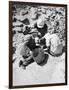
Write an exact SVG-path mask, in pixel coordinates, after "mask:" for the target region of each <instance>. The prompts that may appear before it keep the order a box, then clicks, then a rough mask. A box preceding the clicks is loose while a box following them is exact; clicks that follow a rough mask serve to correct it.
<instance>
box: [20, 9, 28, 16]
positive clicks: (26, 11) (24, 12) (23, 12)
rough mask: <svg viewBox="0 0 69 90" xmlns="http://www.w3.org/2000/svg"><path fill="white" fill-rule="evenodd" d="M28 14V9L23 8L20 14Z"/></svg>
mask: <svg viewBox="0 0 69 90" xmlns="http://www.w3.org/2000/svg"><path fill="white" fill-rule="evenodd" d="M26 14H28V10H24V9H23V10H21V11H20V15H21V16H22V15H26Z"/></svg>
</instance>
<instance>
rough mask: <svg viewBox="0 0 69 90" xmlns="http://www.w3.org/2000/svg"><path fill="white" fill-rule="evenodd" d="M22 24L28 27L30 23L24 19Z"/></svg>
mask: <svg viewBox="0 0 69 90" xmlns="http://www.w3.org/2000/svg"><path fill="white" fill-rule="evenodd" d="M22 22H23V24H25V25H29V24H30V22H29V19H28V18H26V19H24V20H23V21H22Z"/></svg>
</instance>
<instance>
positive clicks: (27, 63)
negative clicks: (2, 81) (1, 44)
mask: <svg viewBox="0 0 69 90" xmlns="http://www.w3.org/2000/svg"><path fill="white" fill-rule="evenodd" d="M66 84H67V5H65V4H46V3H32V2H16V1H15V2H14V1H10V2H9V87H10V88H11V87H14V88H15V87H26V86H28V87H29V86H48V85H49V86H51V85H53V86H55V85H66Z"/></svg>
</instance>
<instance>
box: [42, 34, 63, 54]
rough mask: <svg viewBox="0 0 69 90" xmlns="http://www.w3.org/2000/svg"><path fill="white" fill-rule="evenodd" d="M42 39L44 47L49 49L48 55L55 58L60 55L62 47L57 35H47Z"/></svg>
mask: <svg viewBox="0 0 69 90" xmlns="http://www.w3.org/2000/svg"><path fill="white" fill-rule="evenodd" d="M43 38H45V40H46V46H47V47H48V48H50V54H52V55H55V56H56V55H60V54H61V53H62V50H63V45H62V43H61V41H60V39H59V37H58V35H57V34H55V33H54V34H50V33H47V34H45V36H44V37H43Z"/></svg>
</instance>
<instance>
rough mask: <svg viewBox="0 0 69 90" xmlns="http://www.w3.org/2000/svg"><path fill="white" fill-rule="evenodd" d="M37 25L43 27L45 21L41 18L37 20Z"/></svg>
mask: <svg viewBox="0 0 69 90" xmlns="http://www.w3.org/2000/svg"><path fill="white" fill-rule="evenodd" d="M37 26H38V27H39V28H43V26H44V21H42V20H39V21H38V22H37Z"/></svg>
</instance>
